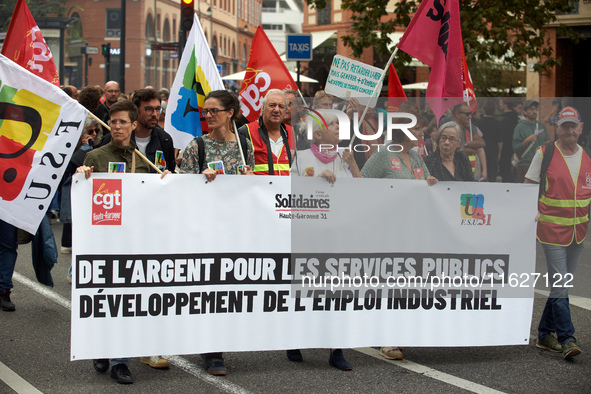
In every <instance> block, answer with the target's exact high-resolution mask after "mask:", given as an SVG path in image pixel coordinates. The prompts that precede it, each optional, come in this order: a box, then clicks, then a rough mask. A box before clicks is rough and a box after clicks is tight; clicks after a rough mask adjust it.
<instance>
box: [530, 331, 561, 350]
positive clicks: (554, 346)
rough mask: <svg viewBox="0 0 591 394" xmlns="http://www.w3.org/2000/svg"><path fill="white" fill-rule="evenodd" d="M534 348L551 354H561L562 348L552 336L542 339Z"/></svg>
mask: <svg viewBox="0 0 591 394" xmlns="http://www.w3.org/2000/svg"><path fill="white" fill-rule="evenodd" d="M536 347H539V348H540V349H544V350H550V351H551V352H556V353H562V346H561V345H560V342H558V339H556V337H555V336H554V335H548V336H547V337H545V338H543V339H539V338H538V341H537V342H536Z"/></svg>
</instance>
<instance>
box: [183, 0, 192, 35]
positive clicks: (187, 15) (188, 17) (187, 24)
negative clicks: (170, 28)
mask: <svg viewBox="0 0 591 394" xmlns="http://www.w3.org/2000/svg"><path fill="white" fill-rule="evenodd" d="M194 14H195V0H181V30H184V31H190V30H191V27H193V15H194Z"/></svg>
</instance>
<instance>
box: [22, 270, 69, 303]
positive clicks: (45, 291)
mask: <svg viewBox="0 0 591 394" xmlns="http://www.w3.org/2000/svg"><path fill="white" fill-rule="evenodd" d="M12 278H13V279H15V280H16V281H17V282H20V283H22V284H23V285H25V286H28V287H30V288H31V289H33V290H35V291H36V292H37V293H39V294H41V295H43V296H45V297H47V298H49V299H51V300H53V301H55V302H57V303H58V304H60V305H61V306H63V307H64V308H67V309H72V303H71V302H70V300H68V299H66V298H64V297H62V296H61V295H59V294H57V293H56V292H55V291H53V290H50V288H49V287H47V286H44V285H41V284H39V283H37V282H33V281H32V280H31V279H29V278H27V277H26V276H24V275H21V274H19V273H18V272H15V273H14V274H13V275H12Z"/></svg>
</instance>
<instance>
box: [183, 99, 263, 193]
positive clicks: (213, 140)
mask: <svg viewBox="0 0 591 394" xmlns="http://www.w3.org/2000/svg"><path fill="white" fill-rule="evenodd" d="M201 113H202V115H203V117H204V118H205V121H206V122H207V126H208V127H209V134H206V135H203V137H197V138H195V139H194V140H193V141H191V142H190V143H189V145H187V148H185V151H184V152H183V159H182V162H181V168H180V172H181V174H203V175H205V176H206V177H207V180H208V181H209V182H211V181H213V180H214V179H215V177H216V176H217V174H249V175H250V174H253V172H252V168H253V167H254V155H253V152H252V146H251V144H250V143H244V142H242V143H241V144H240V146H239V145H238V142H239V141H238V140H237V136H236V134H234V127H233V125H232V121H236V120H237V119H238V117H239V116H240V102H239V101H238V97H236V95H234V94H232V93H230V92H228V91H226V90H214V91H213V92H211V93H209V94H208V95H207V97H205V101H204V103H203V110H202V111H201ZM200 145H201V149H200ZM241 148H242V153H243V155H244V160H245V161H246V165H245V166H243V163H242V157H241V156H242V155H241V152H240V149H241ZM200 151H202V152H203V156H204V157H200V153H199V152H200Z"/></svg>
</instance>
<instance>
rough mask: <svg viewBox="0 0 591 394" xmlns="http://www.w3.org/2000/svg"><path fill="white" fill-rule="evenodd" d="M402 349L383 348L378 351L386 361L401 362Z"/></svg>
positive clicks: (393, 347) (394, 347)
mask: <svg viewBox="0 0 591 394" xmlns="http://www.w3.org/2000/svg"><path fill="white" fill-rule="evenodd" d="M401 350H402V348H399V347H396V346H384V347H382V348H381V349H380V354H381V355H382V356H384V357H385V358H387V359H388V360H402V352H401Z"/></svg>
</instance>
